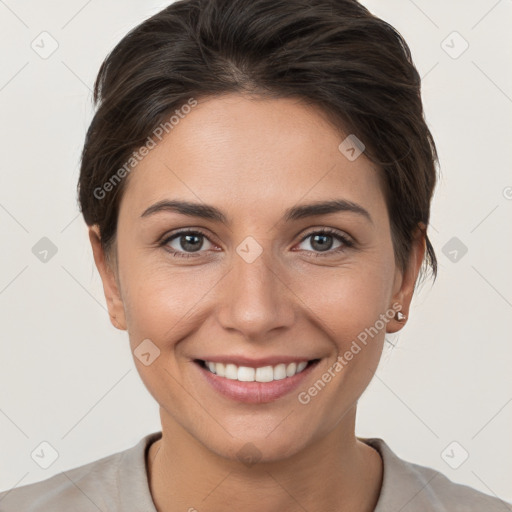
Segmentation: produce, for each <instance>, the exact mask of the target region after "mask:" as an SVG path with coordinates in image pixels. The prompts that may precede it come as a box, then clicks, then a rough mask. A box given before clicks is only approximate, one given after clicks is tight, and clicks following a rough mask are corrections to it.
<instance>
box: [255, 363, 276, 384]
mask: <svg viewBox="0 0 512 512" xmlns="http://www.w3.org/2000/svg"><path fill="white" fill-rule="evenodd" d="M254 380H255V381H257V382H270V381H272V380H274V368H272V366H262V367H261V368H256V377H255V378H254Z"/></svg>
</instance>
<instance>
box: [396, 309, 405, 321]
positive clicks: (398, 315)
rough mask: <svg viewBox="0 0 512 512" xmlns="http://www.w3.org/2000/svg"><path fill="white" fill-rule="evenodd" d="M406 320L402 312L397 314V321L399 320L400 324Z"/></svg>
mask: <svg viewBox="0 0 512 512" xmlns="http://www.w3.org/2000/svg"><path fill="white" fill-rule="evenodd" d="M406 318H407V317H406V316H405V315H404V314H403V313H402V312H401V311H397V312H396V315H395V320H397V321H398V322H403V321H404V320H405V319H406Z"/></svg>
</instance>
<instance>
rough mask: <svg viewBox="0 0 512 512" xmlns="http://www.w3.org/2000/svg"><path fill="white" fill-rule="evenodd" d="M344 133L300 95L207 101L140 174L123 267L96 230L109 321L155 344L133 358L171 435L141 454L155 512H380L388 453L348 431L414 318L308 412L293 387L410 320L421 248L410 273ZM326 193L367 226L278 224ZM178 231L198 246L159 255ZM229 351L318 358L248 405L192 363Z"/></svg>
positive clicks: (323, 221)
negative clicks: (152, 355) (248, 452)
mask: <svg viewBox="0 0 512 512" xmlns="http://www.w3.org/2000/svg"><path fill="white" fill-rule="evenodd" d="M345 137H346V134H343V133H342V132H341V131H340V130H339V129H337V128H336V127H334V126H333V125H332V124H331V123H330V122H329V121H328V120H327V118H326V117H325V116H324V115H323V113H322V112H321V111H320V110H319V109H317V108H315V107H313V106H308V105H305V104H304V103H302V102H301V101H300V100H297V99H290V98H288V99H262V98H258V97H250V96H244V95H238V94H236V95H235V94H230V95H225V96H222V97H214V98H208V99H204V100H201V101H200V102H199V104H198V106H196V107H195V108H194V109H192V111H191V112H190V113H189V114H188V115H187V116H186V117H185V118H184V119H182V120H181V121H180V122H179V124H178V125H176V126H175V127H174V129H173V130H172V131H170V133H169V134H168V135H167V136H166V137H165V138H164V139H163V140H162V141H161V142H160V143H159V144H158V146H157V147H156V148H155V149H153V150H152V151H151V152H150V153H149V154H148V155H147V156H146V157H145V158H144V159H143V160H142V161H141V162H140V163H139V164H138V165H137V167H136V169H135V170H133V171H132V173H131V174H130V176H129V178H128V180H129V181H128V183H127V187H126V190H125V192H124V196H123V199H122V201H121V205H120V211H119V217H118V233H117V239H116V245H115V251H116V252H115V254H116V257H115V260H114V262H113V263H112V264H109V263H108V261H107V260H106V258H105V254H104V252H103V250H102V248H101V244H100V239H99V231H98V228H97V226H93V227H91V228H90V231H89V236H90V240H91V244H92V248H93V253H94V258H95V262H96V265H97V268H98V270H99V273H100V275H101V278H102V281H103V287H104V292H105V297H106V300H107V304H108V309H109V314H110V317H111V320H112V323H113V325H114V326H115V327H117V328H118V329H123V330H127V331H128V333H129V338H130V344H131V349H132V351H133V350H135V349H136V348H137V346H138V345H139V344H140V343H141V342H142V340H144V339H148V338H149V339H150V340H151V341H152V342H153V343H154V344H155V345H156V346H157V347H158V348H159V350H160V356H159V357H157V358H156V359H155V360H154V362H153V363H152V364H150V365H149V366H145V365H143V364H142V363H141V362H140V361H139V360H138V358H136V357H135V358H134V361H135V364H136V366H137V369H138V371H139V373H140V375H141V378H142V380H143V382H144V384H145V385H146V386H147V389H148V390H149V392H150V393H151V394H152V396H153V397H154V398H155V400H156V401H157V402H158V404H159V406H160V417H161V422H162V439H161V440H160V441H157V442H156V443H154V444H152V445H151V447H150V450H149V456H148V461H147V462H148V473H149V483H150V490H151V493H152V496H153V500H154V502H155V506H156V508H157V510H158V511H159V512H170V511H175V510H189V509H190V508H191V507H194V508H195V509H197V510H198V511H199V512H203V511H210V512H216V511H223V510H225V505H226V503H229V505H230V508H231V509H232V510H237V509H238V510H244V511H247V512H251V511H256V510H258V511H260V510H266V511H278V510H279V511H288V510H289V511H292V510H294V511H295V510H299V509H301V507H303V508H304V509H306V510H308V511H309V512H316V511H323V512H325V511H326V510H345V511H356V510H357V511H358V512H361V511H372V510H373V509H374V507H375V504H376V502H377V499H378V496H379V492H380V488H381V483H382V461H381V459H380V456H379V454H378V452H376V451H375V450H374V449H373V448H371V447H369V446H368V445H366V444H365V443H363V442H362V441H360V440H358V439H357V437H356V435H355V415H356V405H357V400H358V398H359V397H360V396H361V394H362V393H363V391H364V390H365V388H366V387H367V385H368V384H369V382H370V380H371V378H372V376H373V373H374V372H375V370H376V368H377V365H378V362H379V359H380V356H381V352H382V347H383V343H384V336H385V332H386V331H387V332H396V331H397V330H399V329H401V328H402V326H403V323H399V322H398V321H397V320H394V319H392V320H390V321H389V322H387V323H386V325H385V327H384V328H383V329H381V330H380V331H379V333H378V335H376V336H375V337H374V338H373V339H372V340H371V342H370V343H368V344H367V345H366V346H365V347H364V348H363V349H362V350H361V351H360V352H359V353H358V354H357V355H355V356H354V358H353V359H352V360H351V361H350V362H349V363H348V364H347V365H346V366H345V367H344V368H343V369H342V371H340V372H338V373H337V374H336V377H335V378H333V379H332V380H331V381H330V382H329V383H328V384H327V385H326V386H325V388H324V389H323V390H322V391H321V392H319V393H318V395H317V396H315V397H314V398H313V399H312V400H311V401H310V402H309V403H308V404H306V405H303V404H301V403H300V402H299V401H298V400H297V394H298V392H299V391H304V390H307V389H308V388H309V387H311V386H312V385H313V383H314V382H316V381H317V380H318V379H320V378H321V377H322V374H324V373H325V372H326V371H327V370H328V368H329V367H332V365H333V364H334V362H335V361H336V359H337V357H338V356H342V355H343V354H344V353H345V352H346V351H347V350H348V349H349V347H350V345H351V343H352V341H353V340H355V339H356V338H357V336H358V334H359V333H361V332H362V331H364V329H365V328H367V327H370V326H373V325H374V324H375V322H376V320H377V319H378V318H379V315H381V314H382V313H385V312H386V311H387V310H389V309H390V308H391V306H392V304H393V303H399V304H400V305H401V311H402V312H403V313H404V314H405V315H407V316H408V312H409V304H410V301H411V298H412V295H413V291H414V285H415V282H416V279H417V276H418V272H419V269H420V266H421V262H422V259H423V256H424V251H425V240H424V238H423V235H422V234H421V233H420V232H418V233H417V234H416V235H415V239H414V242H413V246H412V249H411V252H410V257H409V260H408V263H407V268H406V269H405V271H401V270H400V269H399V267H398V266H397V265H396V262H395V255H394V250H393V244H392V238H391V231H390V224H389V216H388V212H387V207H386V204H385V199H384V195H383V190H382V183H381V178H380V175H379V170H378V169H376V168H375V167H374V166H373V165H372V164H371V162H370V161H369V160H368V159H367V158H366V157H365V156H364V153H363V155H361V156H360V157H359V158H357V159H356V160H355V161H349V160H348V159H347V158H345V156H344V155H343V154H342V153H341V152H340V151H339V150H338V146H339V144H340V143H341V141H342V140H343V139H344V138H345ZM163 199H180V200H187V201H192V202H197V203H206V204H208V205H213V206H215V207H217V208H219V209H220V210H222V212H223V213H224V214H225V215H226V217H227V218H228V220H230V224H228V225H226V224H224V223H222V222H220V221H216V220H209V219H202V218H199V217H189V216H186V215H183V214H179V213H176V212H172V211H164V212H159V213H156V214H154V215H149V216H146V217H142V218H141V215H142V213H143V212H144V211H145V210H146V209H147V208H148V207H150V206H151V205H153V204H155V203H157V202H158V201H160V200H163ZM332 199H344V200H347V201H351V202H353V203H357V204H358V205H360V206H361V207H362V208H364V209H365V210H366V211H367V212H368V214H369V215H370V217H371V220H368V219H367V218H366V217H365V216H364V215H361V214H358V213H354V212H348V211H341V212H336V213H329V214H323V215H317V216H314V217H307V218H302V219H300V220H293V221H285V220H283V215H284V212H285V210H287V209H288V208H290V207H293V206H297V205H301V204H306V203H311V202H316V201H325V200H332ZM180 228H190V229H193V228H201V230H202V231H204V232H205V234H206V235H207V238H204V237H201V236H200V237H199V240H198V244H197V245H199V246H200V250H199V251H196V252H192V251H191V250H190V248H188V249H187V245H186V241H184V240H183V237H181V239H180V237H177V238H175V239H174V240H173V241H169V242H167V245H159V242H160V241H162V240H164V238H165V237H168V236H170V235H172V234H173V233H174V232H175V230H177V229H180ZM321 228H332V229H334V230H336V231H337V232H339V233H341V234H342V235H345V236H347V237H349V239H350V240H352V241H353V242H355V245H354V246H353V247H349V246H345V245H344V243H343V242H341V241H338V240H337V239H336V238H332V247H331V248H330V249H328V250H327V251H322V250H321V249H319V248H318V244H315V243H314V234H315V233H317V232H318V230H319V229H321ZM307 234H310V235H313V236H310V237H309V238H306V239H305V240H304V241H302V238H303V237H304V236H305V235H307ZM248 236H251V237H253V238H254V239H255V240H256V241H257V242H258V243H259V245H260V246H261V248H262V251H263V252H262V253H261V255H260V256H259V257H258V258H257V259H256V260H255V261H253V262H252V263H248V262H247V261H245V260H244V259H243V258H242V257H240V256H239V254H238V253H237V252H236V248H237V247H238V246H239V244H240V243H241V242H242V241H243V240H244V239H245V238H246V237H248ZM180 240H181V242H182V243H180ZM330 240H331V239H330V238H328V241H330ZM201 241H203V244H202V246H201ZM183 244H185V245H183ZM339 247H342V249H343V250H342V251H339V252H337V251H336V249H337V248H339ZM173 250H175V251H181V253H182V254H183V253H184V254H192V257H190V258H181V257H176V256H173V255H172V254H171V253H170V252H169V251H173ZM187 251H188V252H187ZM198 255H199V256H198ZM315 255H318V257H315ZM226 354H230V355H232V354H236V355H241V354H243V355H246V356H248V357H252V358H256V357H265V356H270V355H276V354H278V355H297V356H302V357H304V358H305V359H313V358H320V359H321V360H320V362H319V363H318V365H317V366H316V367H315V368H314V369H313V371H312V372H311V373H310V374H309V375H308V376H307V380H306V381H305V383H304V385H301V386H300V389H298V390H297V392H295V391H294V392H292V393H289V394H288V395H286V396H285V397H282V398H279V399H278V400H276V401H273V402H268V403H264V404H242V403H238V402H235V401H232V400H230V399H228V398H225V397H223V396H221V395H220V394H218V393H217V392H216V391H214V390H213V389H212V388H211V387H210V386H209V385H208V384H207V383H206V382H204V380H203V379H201V378H199V377H200V370H198V368H197V365H196V363H194V362H193V359H194V358H201V356H203V358H204V359H206V356H208V355H210V356H212V355H226ZM246 443H252V444H253V445H254V446H255V447H256V449H257V450H258V452H259V455H260V457H261V458H260V460H259V462H258V463H255V464H253V465H246V464H244V463H243V462H242V461H241V460H239V458H238V456H237V452H238V451H239V450H240V449H241V448H242V447H243V446H244V445H246Z"/></svg>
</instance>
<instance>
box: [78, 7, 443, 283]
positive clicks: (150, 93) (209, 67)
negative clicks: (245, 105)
mask: <svg viewBox="0 0 512 512" xmlns="http://www.w3.org/2000/svg"><path fill="white" fill-rule="evenodd" d="M420 87H421V79H420V76H419V74H418V71H417V70H416V68H415V66H414V64H413V62H412V58H411V53H410V50H409V47H408V45H407V43H406V42H405V41H404V39H403V38H402V36H401V35H400V34H399V33H398V32H397V31H396V30H395V29H394V28H393V27H392V26H391V25H389V24H388V23H386V22H385V21H383V20H381V19H380V18H378V17H376V16H374V15H373V14H371V13H370V12H369V11H368V10H367V9H366V8H365V7H363V6H362V5H361V4H359V3H358V2H357V1H356V0H294V1H289V0H179V1H177V2H175V3H173V4H171V5H170V6H169V7H167V8H165V9H164V10H162V11H161V12H159V13H158V14H156V15H154V16H153V17H151V18H149V19H148V20H146V21H144V22H143V23H141V24H140V25H139V26H137V27H136V28H134V29H133V30H131V31H130V32H129V33H128V34H127V35H126V36H125V37H124V38H123V39H122V40H121V41H120V42H119V43H118V44H117V46H116V47H115V48H114V50H113V51H112V52H111V53H110V54H109V55H108V56H107V58H106V59H105V61H104V62H103V64H102V66H101V68H100V70H99V73H98V77H97V79H96V83H95V87H94V102H95V105H96V106H97V110H96V114H95V116H94V118H93V120H92V122H91V125H90V127H89V130H88V132H87V135H86V140H85V145H84V148H83V152H82V160H81V170H80V178H79V183H78V196H79V203H80V208H81V211H82V213H83V216H84V219H85V222H86V223H87V224H88V225H89V226H91V225H93V224H97V225H98V226H99V229H100V234H101V241H102V245H103V247H104V250H105V252H106V253H107V255H108V253H109V252H110V249H111V247H112V244H113V242H114V241H115V236H116V228H117V217H118V210H119V204H120V199H121V197H122V194H123V190H124V187H125V186H126V180H122V181H121V182H120V183H119V184H117V185H116V186H115V187H109V192H108V194H106V197H105V198H103V197H102V198H100V199H99V198H98V197H97V196H98V194H97V193H95V191H97V190H98V188H101V187H102V186H103V184H105V183H107V182H108V180H109V179H110V178H111V177H112V175H113V174H114V173H115V172H116V171H117V170H118V169H120V168H121V167H122V166H123V164H124V163H125V162H126V161H127V160H128V159H129V158H130V156H131V155H132V154H133V152H134V151H135V150H137V148H140V147H141V146H142V145H143V144H144V142H145V140H146V139H147V137H148V136H149V135H150V134H151V133H152V132H153V131H154V130H155V128H156V127H157V126H158V125H160V124H161V123H162V122H164V120H165V119H166V117H167V116H168V115H169V114H170V113H171V112H172V111H174V110H175V109H178V108H180V107H181V106H183V105H184V104H185V103H186V102H187V101H188V100H190V98H191V97H193V98H196V99H199V98H201V97H208V96H215V95H221V94H227V93H244V92H248V93H251V94H259V95H262V96H270V97H276V98H279V97H299V98H302V99H304V100H305V101H307V102H308V103H310V104H314V105H317V106H318V107H319V108H320V109H322V110H323V111H324V112H325V113H326V114H327V115H328V116H329V117H330V118H331V119H333V120H334V122H335V123H336V124H337V126H339V127H340V128H342V129H343V130H344V132H345V133H347V134H348V133H350V134H355V135H356V136H357V138H358V139H360V140H361V141H362V142H363V144H364V145H365V147H366V149H365V155H366V156H367V157H368V158H369V159H370V160H371V161H372V162H374V163H375V164H377V165H378V167H379V169H381V171H382V177H383V183H384V188H385V190H384V193H385V197H386V202H387V207H388V211H389V216H390V223H391V232H392V238H393V246H394V250H395V258H396V261H397V263H398V265H399V266H400V267H401V268H402V269H404V268H405V267H406V264H407V257H408V255H409V252H410V248H411V243H412V239H413V234H414V232H415V231H416V229H417V228H418V226H420V228H421V229H422V230H426V226H428V223H429V217H430V202H431V198H432V194H433V190H434V187H435V184H436V179H437V176H436V164H437V152H436V147H435V143H434V140H433V137H432V135H431V133H430V131H429V129H428V127H427V124H426V122H425V119H424V115H423V105H422V101H421V94H420ZM425 237H426V255H425V260H424V264H425V265H430V268H431V271H432V274H433V275H434V277H435V276H436V273H437V260H436V256H435V253H434V249H433V247H432V244H431V243H430V240H429V238H428V236H427V235H426V231H425Z"/></svg>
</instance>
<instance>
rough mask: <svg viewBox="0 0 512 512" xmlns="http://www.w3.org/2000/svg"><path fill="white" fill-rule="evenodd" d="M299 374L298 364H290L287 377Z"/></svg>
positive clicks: (287, 368)
mask: <svg viewBox="0 0 512 512" xmlns="http://www.w3.org/2000/svg"><path fill="white" fill-rule="evenodd" d="M296 373H297V364H296V363H290V364H289V365H288V366H287V367H286V376H287V377H293V376H294V375H295V374H296Z"/></svg>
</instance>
